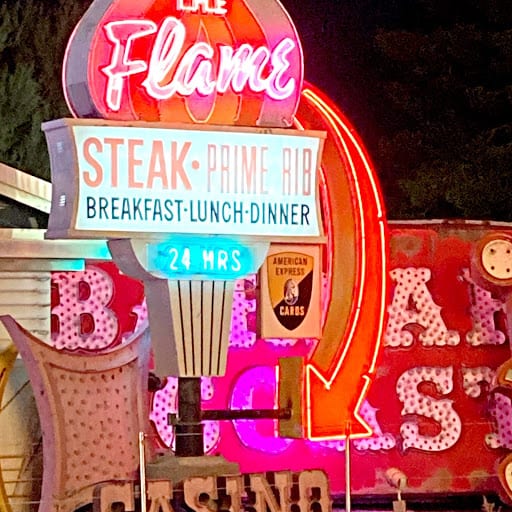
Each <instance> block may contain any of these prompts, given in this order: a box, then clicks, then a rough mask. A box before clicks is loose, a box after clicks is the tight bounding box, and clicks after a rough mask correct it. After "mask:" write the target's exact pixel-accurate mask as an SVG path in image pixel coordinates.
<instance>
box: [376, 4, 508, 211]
mask: <svg viewBox="0 0 512 512" xmlns="http://www.w3.org/2000/svg"><path fill="white" fill-rule="evenodd" d="M493 3H496V4H498V3H499V2H493ZM482 4H483V2H482ZM421 5H422V7H423V9H424V13H425V15H428V16H429V17H430V23H431V24H432V27H431V28H429V29H427V30H425V29H423V30H420V29H418V28H417V27H413V28H409V29H406V28H402V29H392V30H390V29H387V28H381V29H379V30H377V31H376V32H375V37H374V43H375V51H376V52H377V55H378V56H379V59H378V60H377V61H378V62H379V70H378V71H379V77H380V81H379V82H378V85H379V99H380V102H376V103H375V105H376V108H377V109H379V113H378V114H377V118H378V119H379V120H380V122H381V127H382V131H381V133H380V137H379V140H378V143H377V144H376V148H375V149H374V152H373V156H374V159H375V161H376V165H377V168H378V170H379V173H380V175H381V180H382V182H383V185H384V190H385V196H386V198H387V200H388V201H387V203H388V204H387V209H388V216H389V217H391V218H432V217H441V218H443V217H465V218H476V219H494V220H504V221H512V208H510V198H512V30H510V29H508V28H505V29H503V24H502V23H498V21H499V20H497V18H496V16H494V13H493V12H492V11H490V10H486V9H484V8H480V6H478V4H476V3H474V4H473V6H472V4H471V3H469V4H468V6H469V9H466V11H461V12H462V13H463V14H461V12H458V13H457V15H456V16H455V14H454V13H451V14H450V13H448V12H447V10H449V9H450V8H451V6H450V5H448V3H446V5H445V6H443V5H442V4H441V3H440V2H435V1H434V0H431V1H429V0H423V1H422V2H421ZM434 6H435V7H436V8H437V9H438V11H436V10H435V9H434ZM471 6H472V7H473V10H471ZM477 15H478V16H480V18H479V21H478V23H475V22H474V20H475V19H477V18H478V16H477ZM436 19H437V21H438V25H437V26H436V24H435V23H434V21H435V20H436ZM508 19H509V21H512V19H510V16H508ZM502 21H503V20H502Z"/></svg>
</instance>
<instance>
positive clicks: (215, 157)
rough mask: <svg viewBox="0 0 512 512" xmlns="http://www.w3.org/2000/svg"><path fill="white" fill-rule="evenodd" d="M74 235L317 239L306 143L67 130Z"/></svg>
mask: <svg viewBox="0 0 512 512" xmlns="http://www.w3.org/2000/svg"><path fill="white" fill-rule="evenodd" d="M72 130H73V136H74V139H75V146H76V151H77V155H76V156H77V163H78V173H79V177H78V208H77V215H76V223H75V229H77V230H85V231H105V232H108V231H110V232H119V231H123V232H153V233H155V232H156V233H191V234H227V235H266V236H268V235H269V234H270V235H272V236H286V237H290V236H320V235H321V226H320V219H319V218H318V211H317V167H318V159H319V152H320V148H321V142H322V139H321V138H320V137H317V136H315V135H314V134H313V135H311V133H308V134H301V132H298V131H290V134H289V135H288V134H285V133H283V130H281V131H280V132H279V133H277V134H276V133H270V131H269V132H268V133H265V132H264V131H262V130H259V131H247V132H245V131H228V130H226V131H222V130H221V131H217V130H215V131H213V130H190V129H186V130H185V129H183V130H182V129H164V128H162V129H161V128H153V127H148V128H145V127H140V126H137V127H130V126H86V125H75V126H73V127H72Z"/></svg>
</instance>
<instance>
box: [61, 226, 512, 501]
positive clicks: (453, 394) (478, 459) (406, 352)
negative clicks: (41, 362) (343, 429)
mask: <svg viewBox="0 0 512 512" xmlns="http://www.w3.org/2000/svg"><path fill="white" fill-rule="evenodd" d="M390 231H391V233H390V234H391V264H390V269H391V270H390V279H391V283H392V287H391V289H390V293H389V297H388V300H387V309H388V313H389V317H388V320H387V323H386V325H385V327H384V331H385V332H384V338H383V344H384V348H383V351H382V354H381V358H380V359H379V361H378V362H377V365H376V368H375V377H374V383H373V385H372V388H371V390H370V392H369V393H368V395H367V399H366V400H365V401H364V402H363V403H361V406H360V408H359V409H358V410H357V414H358V415H359V416H360V417H361V418H362V419H363V420H364V421H365V422H366V423H367V424H368V425H370V427H371V428H372V429H373V435H372V436H371V437H369V438H366V439H356V440H353V441H352V448H353V449H352V450H351V460H352V480H351V488H352V490H353V493H354V494H355V495H364V496H367V495H370V494H391V493H393V492H394V490H393V488H391V487H390V485H389V483H388V481H387V479H386V471H387V470H388V469H390V468H398V469H400V470H401V471H402V472H403V473H404V474H405V475H406V477H407V480H408V484H407V486H406V487H405V489H404V490H403V493H404V497H405V498H407V495H408V494H423V493H427V494H439V493H441V494H443V495H448V494H457V493H469V492H472V493H475V492H477V493H481V494H484V493H489V492H495V491H500V492H503V489H502V487H501V485H500V483H499V480H498V476H497V474H498V466H499V463H500V461H501V460H503V459H504V457H506V456H507V454H509V453H510V451H511V450H512V427H511V421H510V418H511V417H512V401H511V398H510V392H509V391H508V389H507V388H506V386H504V385H503V383H500V382H497V379H496V374H497V370H498V368H499V367H500V366H501V365H502V364H504V363H505V362H507V361H509V362H510V348H509V336H508V327H507V324H506V316H507V313H508V309H507V308H508V307H509V306H507V303H506V300H507V296H508V295H507V293H508V291H509V290H507V288H506V287H505V288H503V289H502V294H501V295H500V294H499V293H498V291H497V288H496V287H495V283H491V284H492V286H487V284H486V281H485V279H483V277H485V276H483V275H482V274H481V273H479V270H478V265H475V264H474V263H475V261H477V260H478V254H477V253H478V250H479V247H480V240H482V239H486V237H487V236H488V235H489V234H490V233H491V234H493V233H494V234H496V233H498V234H499V233H501V232H503V231H504V228H503V226H497V227H493V226H488V225H480V224H474V223H473V224H470V223H467V224H454V225H449V224H434V223H433V224H428V225H423V226H421V225H418V224H403V225H395V226H392V229H391V230H390ZM505 233H506V234H507V236H509V235H510V234H511V233H512V231H511V229H510V228H508V227H507V228H506V230H505ZM502 238H503V237H502ZM486 257H487V256H486ZM100 267H101V268H100V270H101V272H103V279H104V280H106V282H110V283H111V285H112V283H114V285H113V286H111V287H110V288H109V287H105V286H104V284H102V283H100V282H99V281H98V279H99V277H98V276H99V274H98V273H97V272H96V273H94V272H93V270H94V268H97V266H96V267H89V270H88V272H89V273H88V274H87V275H85V274H84V275H83V278H82V281H87V282H89V281H90V280H91V279H93V280H94V281H93V282H91V283H90V284H91V290H95V289H96V288H97V287H100V289H101V290H103V291H102V293H99V292H94V291H93V292H91V293H85V292H84V293H83V300H89V301H90V300H92V299H88V297H97V300H98V301H100V303H99V304H98V305H97V307H96V308H95V309H94V312H93V313H91V315H92V318H93V319H94V321H95V322H96V323H95V324H94V325H92V326H91V325H89V326H87V325H85V326H84V327H83V332H82V333H81V336H80V337H78V338H77V339H79V340H80V343H81V344H82V345H81V347H82V349H85V350H98V348H95V347H94V343H93V342H92V340H93V337H92V336H93V334H94V332H95V328H97V329H99V328H101V327H102V325H103V323H105V322H106V323H107V325H109V324H108V322H109V318H110V315H108V314H105V315H103V316H101V315H100V314H99V313H100V312H101V311H103V310H108V309H110V310H111V311H113V312H114V313H115V316H119V317H124V318H126V317H127V311H126V309H125V308H128V309H129V312H128V316H131V314H133V315H134V316H135V317H137V318H138V320H139V321H142V320H144V318H145V313H146V311H145V307H144V304H143V303H141V304H138V305H136V306H133V305H132V304H131V302H130V301H128V302H123V301H118V300H117V298H118V297H119V296H123V297H125V300H126V298H127V297H129V296H130V294H131V293H135V294H137V293H139V291H140V288H138V287H137V286H135V287H133V286H131V285H130V286H127V284H126V283H127V282H126V281H125V280H124V279H119V277H118V276H117V273H116V272H115V271H113V269H112V267H111V266H108V265H107V266H105V265H101V266H100ZM59 276H62V273H59V274H55V275H54V281H58V282H62V281H63V280H62V277H59ZM79 282H80V279H79V280H78V281H77V283H79ZM75 284H76V283H75ZM69 286H70V287H71V284H70V285H69ZM77 286H78V285H77ZM80 286H82V287H84V286H85V285H84V284H82V285H80ZM493 286H494V288H493ZM109 290H110V291H109ZM71 292H72V290H71V288H67V289H64V288H61V289H60V293H61V297H60V303H64V302H65V301H64V297H63V296H62V294H63V293H71ZM73 293H74V292H73ZM109 293H110V294H111V296H110V300H109V301H106V296H105V294H107V295H108V294H109ZM139 300H140V296H139V298H138V299H136V300H135V302H136V303H137V302H138V301H139ZM55 304H56V305H55V307H54V309H53V312H54V315H56V316H58V317H59V318H61V316H62V315H63V314H64V312H62V311H61V310H59V309H57V303H55ZM92 306H93V304H92V302H88V303H87V304H85V305H84V303H83V302H82V304H80V301H78V303H77V304H76V306H74V307H75V308H77V309H76V311H75V313H76V315H78V316H81V317H83V316H84V314H85V313H86V310H87V309H88V308H91V307H92ZM363 307H364V304H363ZM257 308H258V304H257V298H256V295H255V281H254V279H253V278H248V279H246V280H241V281H239V282H238V283H237V287H236V293H235V300H234V306H233V314H232V322H231V333H230V349H229V359H228V365H227V373H226V375H225V376H224V377H222V378H212V379H203V386H202V397H203V408H205V409H208V408H212V409H223V408H232V409H242V408H244V409H246V408H268V407H272V406H275V404H276V401H277V396H276V389H277V380H276V368H277V362H278V359H279V358H280V357H290V356H302V357H305V358H309V357H310V356H311V353H312V352H313V350H314V348H315V342H314V341H313V340H293V339H267V340H263V339H258V338H257V336H256V327H257V326H256V312H257ZM65 313H66V314H68V315H69V314H71V313H72V312H70V311H69V310H67V311H66V312H65ZM122 323H123V325H126V324H125V323H124V322H122ZM66 325H69V326H72V325H73V324H72V323H70V322H62V321H61V322H60V326H61V330H62V329H63V328H65V326H66ZM74 325H75V326H76V324H74ZM120 325H121V323H120ZM75 329H76V327H75ZM120 329H123V327H120ZM111 331H112V336H114V335H115V332H114V330H113V329H111ZM108 332H110V331H108ZM67 336H69V333H68V332H67V331H62V332H60V333H54V342H55V343H61V342H62V343H61V345H60V346H63V344H65V343H64V342H65V339H66V337H67ZM73 339H75V338H73ZM88 340H91V343H90V345H89V344H88ZM75 348H76V347H75ZM152 399H153V410H152V413H151V419H152V421H153V422H154V424H155V427H156V432H157V436H156V438H155V441H158V442H159V443H161V444H164V445H167V446H170V447H172V444H173V440H174V433H173V430H172V428H171V427H170V426H168V425H167V415H168V413H169V412H173V411H174V410H175V406H176V386H175V381H174V380H173V379H169V382H168V384H167V386H166V387H165V388H164V389H163V390H162V391H159V392H158V393H156V394H155V395H154V396H153V398H152ZM314 401H315V397H314V396H313V397H312V402H314ZM333 407H336V404H335V405H333ZM326 412H328V411H326ZM276 432H277V425H276V423H275V422H274V421H272V420H259V421H252V420H243V421H233V422H215V421H212V422H206V424H205V441H204V442H205V449H206V451H207V452H208V453H210V454H216V453H220V454H222V455H224V456H225V457H226V458H227V459H228V460H233V461H237V462H238V463H239V464H240V469H241V471H242V472H254V471H270V470H282V469H288V470H294V471H295V470H297V471H300V470H303V469H307V468H312V467H317V468H322V469H324V470H326V471H327V473H328V475H329V479H330V486H331V489H332V491H333V493H335V494H338V493H343V492H344V490H345V479H344V478H345V477H344V471H343V467H344V458H345V451H344V450H345V440H342V439H340V440H330V441H320V440H318V441H313V440H306V439H285V438H280V437H278V435H277V433H276Z"/></svg>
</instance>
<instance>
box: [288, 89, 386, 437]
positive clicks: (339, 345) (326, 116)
mask: <svg viewBox="0 0 512 512" xmlns="http://www.w3.org/2000/svg"><path fill="white" fill-rule="evenodd" d="M297 124H298V125H300V126H301V127H305V128H307V129H323V130H326V131H327V139H326V143H325V147H324V155H323V159H322V165H321V169H322V177H323V180H324V188H323V196H324V203H326V204H325V205H324V209H325V210H326V211H325V214H324V220H325V222H326V225H327V232H328V237H329V239H328V251H327V252H328V254H327V255H326V257H327V274H328V282H329V284H330V293H329V299H328V304H327V310H326V312H325V318H324V329H323V336H322V339H321V340H320V342H319V344H318V346H317V347H316V348H315V350H314V352H313V354H312V356H311V358H310V359H309V360H308V361H307V362H306V367H305V378H306V385H305V394H306V396H305V397H304V398H305V402H306V411H304V413H305V420H306V436H307V437H308V438H310V439H316V440H320V439H334V438H345V437H346V436H347V435H349V436H350V437H367V436H369V435H371V428H370V427H369V426H368V424H367V423H366V422H365V421H364V420H363V419H362V418H361V416H360V415H359V413H358V411H359V408H360V406H361V403H362V401H363V400H364V398H365V396H366V394H367V392H368V388H369V385H370V383H371V380H372V378H373V374H374V370H375V365H376V360H377V357H378V354H379V349H380V344H381V339H382V336H383V330H384V325H385V315H386V293H387V292H386V290H387V270H386V266H387V231H386V222H385V214H384V209H383V206H382V199H381V193H380V190H379V187H378V183H377V179H376V176H375V171H374V169H373V167H372V165H371V163H370V160H369V158H368V156H367V154H366V152H365V150H364V148H363V146H362V144H361V142H360V141H359V139H358V138H357V136H356V135H355V134H354V130H353V128H352V127H351V125H350V124H349V123H348V121H347V120H346V119H345V117H344V116H343V115H342V114H341V113H340V112H339V111H338V110H337V109H335V107H334V106H333V105H332V103H331V102H330V101H329V100H328V99H327V98H325V97H324V96H323V95H321V94H320V93H319V92H318V91H316V90H314V89H313V88H312V87H310V86H307V87H305V88H304V90H303V93H302V102H301V104H300V105H299V110H298V113H297Z"/></svg>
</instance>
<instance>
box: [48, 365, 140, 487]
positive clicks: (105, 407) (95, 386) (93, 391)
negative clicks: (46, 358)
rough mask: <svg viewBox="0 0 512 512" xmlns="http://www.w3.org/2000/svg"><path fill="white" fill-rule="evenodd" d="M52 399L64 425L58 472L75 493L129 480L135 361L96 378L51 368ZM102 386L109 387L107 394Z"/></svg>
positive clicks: (133, 453) (134, 455)
mask: <svg viewBox="0 0 512 512" xmlns="http://www.w3.org/2000/svg"><path fill="white" fill-rule="evenodd" d="M48 371H49V372H50V373H51V375H50V381H51V382H53V383H54V384H55V388H56V389H54V394H53V396H54V397H55V399H56V403H55V407H57V409H58V411H59V423H60V424H62V425H63V429H62V434H63V436H64V439H63V440H62V445H63V446H65V447H66V453H65V454H64V455H65V456H63V457H62V460H61V463H62V464H63V469H62V472H63V474H65V475H66V480H67V481H69V482H72V485H73V487H74V488H83V487H86V486H87V485H91V483H93V482H96V481H106V480H124V479H131V478H133V471H134V468H137V466H138V451H137V449H128V447H137V442H138V441H137V439H138V432H137V428H134V425H135V423H134V421H132V416H133V406H132V405H131V404H134V403H136V402H137V398H136V394H137V389H135V388H134V387H133V385H132V376H133V375H134V373H136V372H137V362H132V363H129V364H127V365H125V366H123V367H120V368H115V369H111V370H102V371H101V372H98V373H89V372H88V373H76V372H72V371H69V370H66V369H62V368H59V367H53V366H52V367H49V369H48ZM105 382H108V383H109V387H108V392H107V391H106V388H105Z"/></svg>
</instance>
